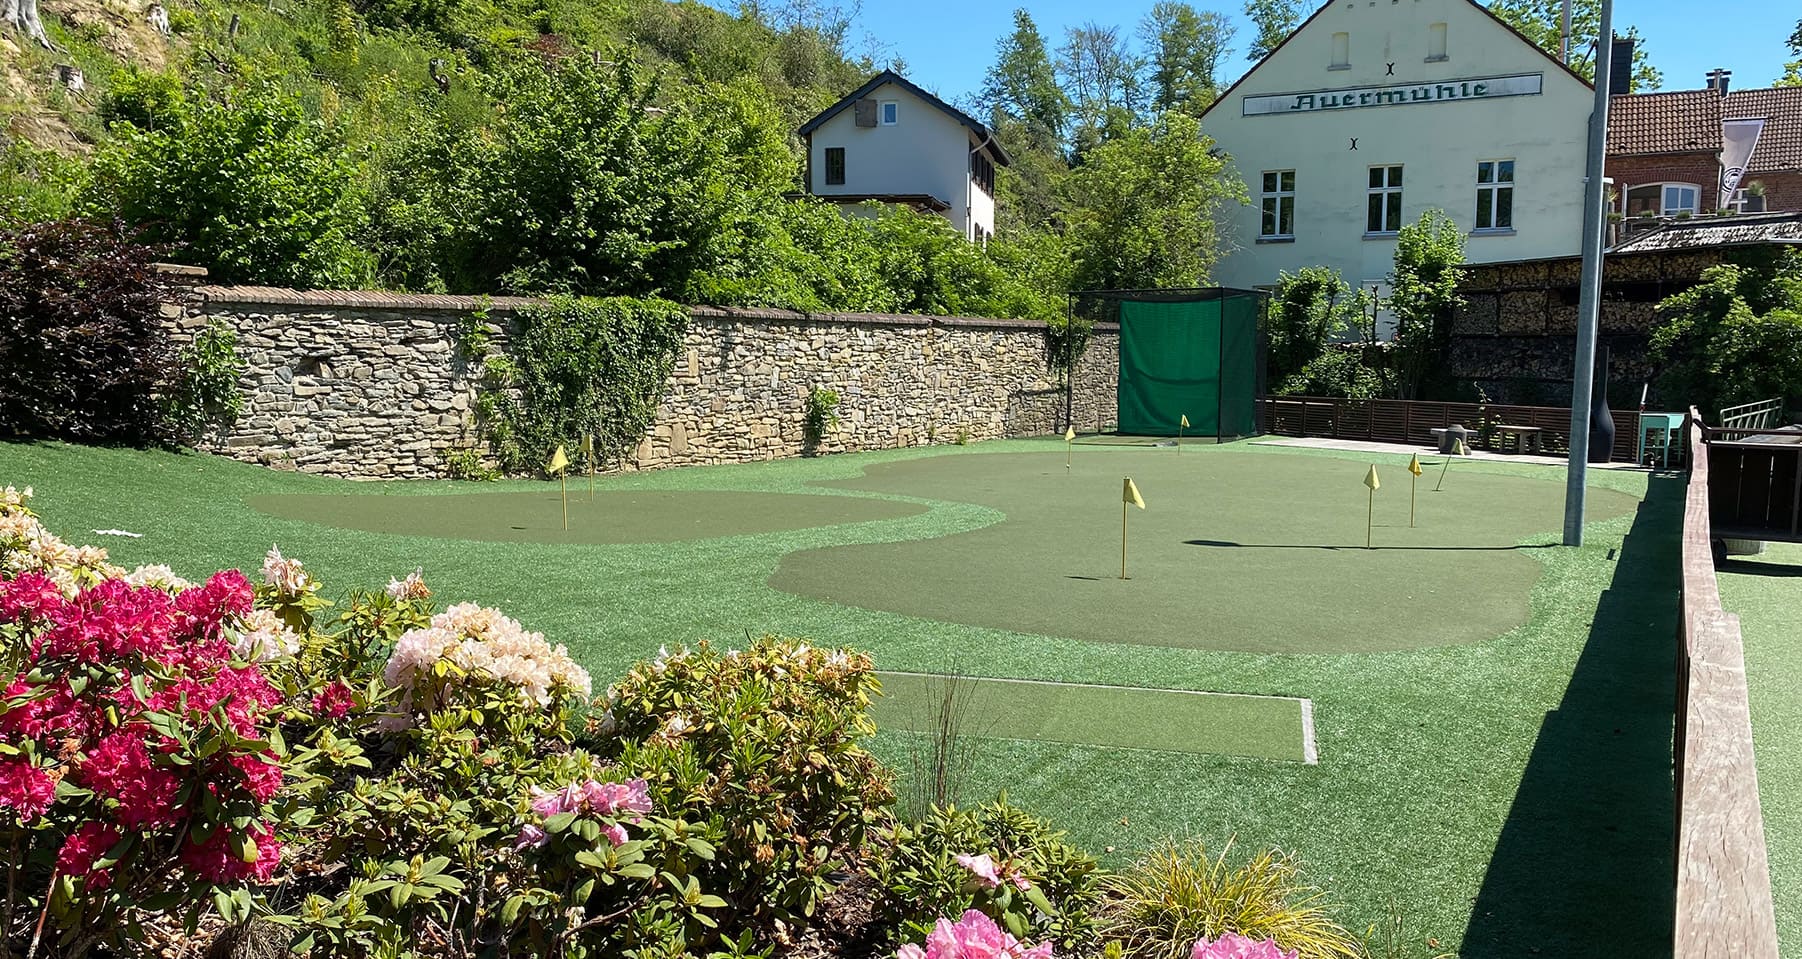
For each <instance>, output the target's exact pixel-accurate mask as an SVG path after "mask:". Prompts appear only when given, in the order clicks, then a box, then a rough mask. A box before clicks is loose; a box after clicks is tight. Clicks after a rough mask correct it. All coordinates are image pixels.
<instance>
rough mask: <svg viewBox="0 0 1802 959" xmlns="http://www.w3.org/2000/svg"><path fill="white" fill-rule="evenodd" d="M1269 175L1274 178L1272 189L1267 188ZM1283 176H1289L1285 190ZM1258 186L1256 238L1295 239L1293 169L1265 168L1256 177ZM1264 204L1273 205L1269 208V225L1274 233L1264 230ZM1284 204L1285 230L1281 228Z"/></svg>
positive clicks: (1269, 181)
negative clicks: (1286, 218) (1285, 208)
mask: <svg viewBox="0 0 1802 959" xmlns="http://www.w3.org/2000/svg"><path fill="white" fill-rule="evenodd" d="M1271 177H1275V178H1276V180H1275V183H1276V189H1274V190H1272V189H1268V187H1269V186H1270V183H1271V180H1270V178H1271ZM1284 177H1288V178H1289V188H1288V189H1287V190H1285V189H1283V178H1284ZM1258 186H1259V188H1260V189H1259V193H1258V239H1260V240H1293V239H1295V171H1294V170H1265V171H1264V172H1263V174H1262V175H1261V176H1260V177H1259V178H1258ZM1266 206H1272V207H1274V209H1273V210H1271V214H1272V222H1271V225H1272V226H1273V227H1274V228H1275V230H1276V232H1274V233H1266V232H1264V215H1265V207H1266ZM1285 206H1287V207H1288V208H1289V229H1288V230H1287V231H1286V232H1285V231H1284V230H1283V208H1284V207H1285Z"/></svg>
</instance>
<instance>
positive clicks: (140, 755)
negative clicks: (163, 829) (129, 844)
mask: <svg viewBox="0 0 1802 959" xmlns="http://www.w3.org/2000/svg"><path fill="white" fill-rule="evenodd" d="M142 736H143V732H142V731H140V730H129V729H121V730H118V731H116V732H113V733H110V734H108V735H107V736H106V737H105V738H104V739H102V740H100V744H99V745H98V746H95V747H94V749H93V751H92V752H89V753H88V754H87V756H85V757H83V759H82V761H81V765H80V766H79V767H77V768H76V771H75V778H76V781H77V782H79V783H81V784H82V785H83V786H86V787H88V788H89V789H92V790H93V791H94V792H96V793H99V794H100V795H102V796H105V797H107V798H109V799H114V800H117V801H118V803H119V808H118V809H117V810H116V811H115V812H114V814H113V816H114V818H115V819H117V820H118V821H119V825H121V826H125V827H126V828H128V829H136V828H139V827H142V826H171V825H174V824H175V823H176V822H177V821H178V820H179V819H180V818H181V811H180V810H178V809H176V808H175V805H174V802H175V793H176V791H177V790H179V789H180V788H181V781H180V780H179V779H177V778H176V777H175V775H174V774H173V773H171V772H169V771H168V770H167V769H159V768H157V767H156V766H155V765H154V764H153V763H152V761H151V758H150V750H149V748H148V747H146V746H145V745H144V740H143V738H142Z"/></svg>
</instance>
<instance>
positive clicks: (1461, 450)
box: [1457, 440, 1470, 456]
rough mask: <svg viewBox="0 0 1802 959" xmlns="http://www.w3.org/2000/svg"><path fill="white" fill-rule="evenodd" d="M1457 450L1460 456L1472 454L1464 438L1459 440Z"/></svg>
mask: <svg viewBox="0 0 1802 959" xmlns="http://www.w3.org/2000/svg"><path fill="white" fill-rule="evenodd" d="M1457 452H1458V455H1459V456H1469V455H1470V447H1468V446H1465V445H1464V441H1463V440H1458V451H1457Z"/></svg>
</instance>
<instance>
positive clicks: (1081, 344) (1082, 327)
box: [1045, 316, 1095, 383]
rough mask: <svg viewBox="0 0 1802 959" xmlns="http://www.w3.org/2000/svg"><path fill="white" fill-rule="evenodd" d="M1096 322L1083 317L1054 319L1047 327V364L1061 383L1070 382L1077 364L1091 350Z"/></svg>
mask: <svg viewBox="0 0 1802 959" xmlns="http://www.w3.org/2000/svg"><path fill="white" fill-rule="evenodd" d="M1094 331H1095V324H1093V323H1091V322H1089V321H1088V320H1085V319H1082V318H1081V317H1076V316H1070V317H1065V318H1063V319H1054V320H1052V321H1051V322H1050V323H1049V324H1047V325H1046V327H1045V366H1046V367H1047V368H1048V369H1050V370H1051V372H1052V373H1054V374H1056V376H1057V379H1058V382H1059V383H1068V382H1070V375H1071V374H1072V373H1074V372H1076V364H1078V363H1080V362H1082V355H1083V354H1084V353H1086V352H1088V350H1089V337H1090V336H1091V335H1092V334H1093V333H1094Z"/></svg>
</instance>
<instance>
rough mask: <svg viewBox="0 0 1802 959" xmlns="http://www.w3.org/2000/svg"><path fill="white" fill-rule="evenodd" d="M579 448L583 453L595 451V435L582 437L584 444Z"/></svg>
mask: <svg viewBox="0 0 1802 959" xmlns="http://www.w3.org/2000/svg"><path fill="white" fill-rule="evenodd" d="M578 449H580V450H581V451H582V452H583V453H592V452H594V437H593V436H584V437H582V445H581V446H580V447H578Z"/></svg>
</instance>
